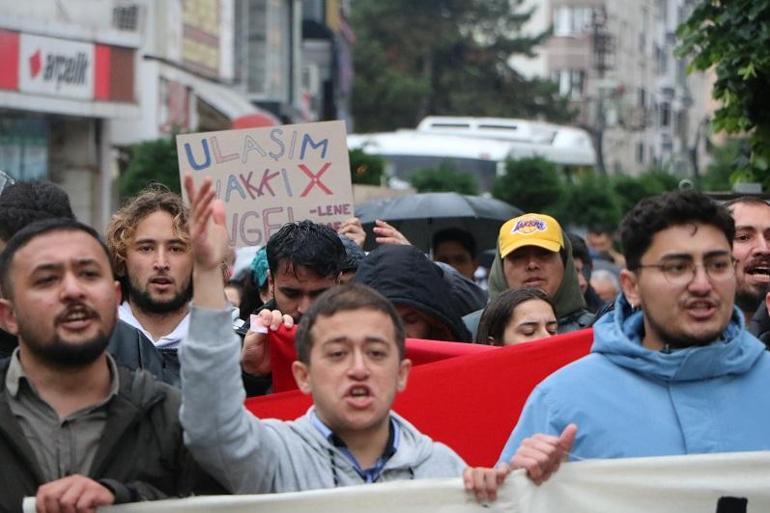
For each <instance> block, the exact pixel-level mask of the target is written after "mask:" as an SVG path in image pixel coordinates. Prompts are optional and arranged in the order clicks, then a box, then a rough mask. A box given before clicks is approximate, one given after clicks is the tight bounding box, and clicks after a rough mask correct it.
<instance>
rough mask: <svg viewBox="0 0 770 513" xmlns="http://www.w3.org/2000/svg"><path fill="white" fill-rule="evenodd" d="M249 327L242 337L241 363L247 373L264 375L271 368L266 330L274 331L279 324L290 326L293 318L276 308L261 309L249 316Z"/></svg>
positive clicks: (292, 324) (268, 372) (292, 323)
mask: <svg viewBox="0 0 770 513" xmlns="http://www.w3.org/2000/svg"><path fill="white" fill-rule="evenodd" d="M250 321H251V327H250V328H249V332H248V333H247V334H246V336H245V337H244V338H243V349H242V350H241V364H242V365H243V370H244V371H246V372H248V373H249V374H255V375H258V376H265V375H267V374H270V372H272V370H273V366H272V363H271V361H270V349H269V348H268V346H267V333H268V330H272V331H276V330H277V329H278V328H280V327H281V326H285V327H287V328H291V327H293V326H294V319H293V318H292V316H291V315H288V314H281V312H280V311H278V310H272V311H271V310H267V309H265V310H262V311H260V312H259V314H257V315H253V314H252V316H251V319H250Z"/></svg>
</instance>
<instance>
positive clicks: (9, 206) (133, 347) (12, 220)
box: [0, 181, 179, 385]
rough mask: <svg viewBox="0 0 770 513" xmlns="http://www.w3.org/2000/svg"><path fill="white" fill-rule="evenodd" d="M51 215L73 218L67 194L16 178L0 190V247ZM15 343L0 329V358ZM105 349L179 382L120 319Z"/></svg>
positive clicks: (122, 360)
mask: <svg viewBox="0 0 770 513" xmlns="http://www.w3.org/2000/svg"><path fill="white" fill-rule="evenodd" d="M52 218H67V219H75V215H74V214H73V212H72V207H71V206H70V202H69V197H67V193H66V192H64V191H63V190H62V189H61V188H59V187H58V186H56V185H55V184H53V183H51V182H47V181H33V182H17V183H15V184H12V185H9V186H7V187H6V188H4V189H3V193H2V194H0V250H2V248H4V247H5V244H6V243H7V242H8V241H9V240H10V239H11V237H13V235H14V234H15V233H16V232H18V231H19V230H21V229H22V228H24V227H25V226H27V225H29V224H31V223H33V222H35V221H40V220H43V219H52ZM0 296H1V294H0ZM17 345H18V341H17V339H16V337H15V336H14V335H12V334H10V333H8V332H7V331H6V330H4V329H0V359H2V358H7V357H9V356H11V353H12V352H13V350H14V349H15V348H16V346H17ZM107 351H109V352H110V354H112V356H113V357H114V358H115V360H116V361H117V362H118V363H119V364H120V365H123V366H125V367H128V368H129V369H145V370H146V371H148V372H150V373H151V374H152V375H154V376H155V377H156V378H158V379H160V380H162V381H165V382H167V383H170V384H172V385H178V384H179V378H178V375H176V376H173V375H171V374H169V373H168V372H167V371H166V369H165V368H164V365H163V361H162V359H161V355H160V354H159V353H158V352H157V351H156V350H155V347H154V346H153V345H152V342H150V341H149V340H148V339H147V338H146V337H145V336H144V335H142V333H141V332H140V331H139V330H137V329H134V328H133V327H131V326H129V325H128V324H126V323H124V322H122V321H118V323H117V324H116V325H115V330H114V331H113V333H112V337H110V341H109V344H108V345H107Z"/></svg>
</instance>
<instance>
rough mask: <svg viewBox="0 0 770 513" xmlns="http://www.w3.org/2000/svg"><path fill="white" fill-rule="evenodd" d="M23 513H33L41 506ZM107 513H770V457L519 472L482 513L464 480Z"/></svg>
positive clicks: (598, 463)
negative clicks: (540, 480)
mask: <svg viewBox="0 0 770 513" xmlns="http://www.w3.org/2000/svg"><path fill="white" fill-rule="evenodd" d="M24 511H25V513H26V512H34V511H35V509H34V499H27V500H25V503H24ZM99 511H100V512H102V513H150V512H158V513H161V512H162V513H181V512H204V511H217V512H226V513H246V512H260V511H265V512H270V513H321V512H326V511H329V512H334V513H360V512H361V511H365V512H367V513H422V512H425V511H431V512H437V513H474V512H481V511H485V512H487V513H496V512H512V513H557V512H569V513H599V512H611V513H619V512H622V513H651V512H654V513H665V512H671V513H742V512H746V513H766V512H770V453H768V452H761V453H759V452H754V453H735V454H710V455H698V456H673V457H664V458H638V459H621V460H593V461H583V462H576V463H568V464H565V465H563V466H562V468H561V469H560V470H559V471H558V472H557V473H556V474H555V475H554V476H553V477H552V478H551V479H550V480H549V481H548V482H546V483H545V484H543V485H541V486H535V485H534V484H533V483H532V481H530V480H529V479H528V478H527V477H526V475H524V472H523V471H518V472H514V473H513V474H512V475H511V476H509V477H508V480H507V481H506V483H505V484H504V486H503V487H502V489H501V490H500V493H499V498H498V500H497V501H496V502H494V503H491V504H488V505H484V506H482V505H480V504H478V503H477V502H476V501H475V499H474V498H473V497H472V496H471V495H469V494H467V493H465V492H464V491H463V489H462V481H461V480H460V479H429V480H419V481H401V482H393V483H385V484H375V485H365V486H353V487H348V488H337V489H333V490H314V491H308V492H301V493H282V494H272V495H241V496H222V497H195V498H190V499H181V500H169V501H158V502H143V503H136V504H126V505H122V506H113V507H109V508H100V509H99Z"/></svg>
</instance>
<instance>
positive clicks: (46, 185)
mask: <svg viewBox="0 0 770 513" xmlns="http://www.w3.org/2000/svg"><path fill="white" fill-rule="evenodd" d="M58 217H63V218H67V219H75V214H73V213H72V207H71V206H70V200H69V197H68V196H67V193H66V192H64V191H63V190H62V189H61V188H60V187H59V186H57V185H55V184H53V183H51V182H46V181H34V182H16V183H14V184H11V185H8V186H7V187H6V188H5V189H3V193H2V194H0V239H1V240H4V241H8V240H10V239H11V237H13V236H14V234H15V233H16V232H18V231H19V230H21V229H22V228H24V227H25V226H27V225H28V224H31V223H34V222H35V221H40V220H42V219H51V218H58Z"/></svg>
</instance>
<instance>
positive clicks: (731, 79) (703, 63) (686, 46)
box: [677, 0, 770, 186]
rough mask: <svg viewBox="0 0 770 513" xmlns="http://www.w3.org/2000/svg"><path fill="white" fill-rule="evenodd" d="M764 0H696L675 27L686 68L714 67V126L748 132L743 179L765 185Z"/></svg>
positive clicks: (768, 38) (769, 147)
mask: <svg viewBox="0 0 770 513" xmlns="http://www.w3.org/2000/svg"><path fill="white" fill-rule="evenodd" d="M768 20H770V0H728V1H725V0H699V2H698V3H697V5H696V7H695V9H694V10H693V11H692V14H691V15H690V17H689V18H688V19H687V21H685V22H684V23H683V24H682V25H681V26H680V27H679V29H678V31H677V35H678V36H679V37H680V38H681V44H680V47H679V55H680V56H690V57H692V59H693V60H692V63H691V64H690V69H691V70H708V69H711V68H712V67H713V68H714V69H715V71H716V76H717V79H716V82H715V83H714V89H713V96H714V98H715V99H717V100H719V102H720V103H721V107H720V108H719V109H718V110H717V111H716V113H715V115H714V122H713V124H714V129H715V130H716V131H721V130H724V131H726V132H727V133H731V134H740V133H748V134H750V136H749V137H750V142H751V165H750V166H747V167H746V168H745V169H744V170H743V175H744V177H745V178H748V179H753V180H757V181H760V182H763V183H765V184H766V185H765V186H767V185H770V176H768V175H770V172H769V169H768V168H769V167H770V166H769V163H770V95H768V94H767V84H768V83H770V52H768V51H767V49H768V48H770V22H768Z"/></svg>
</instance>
